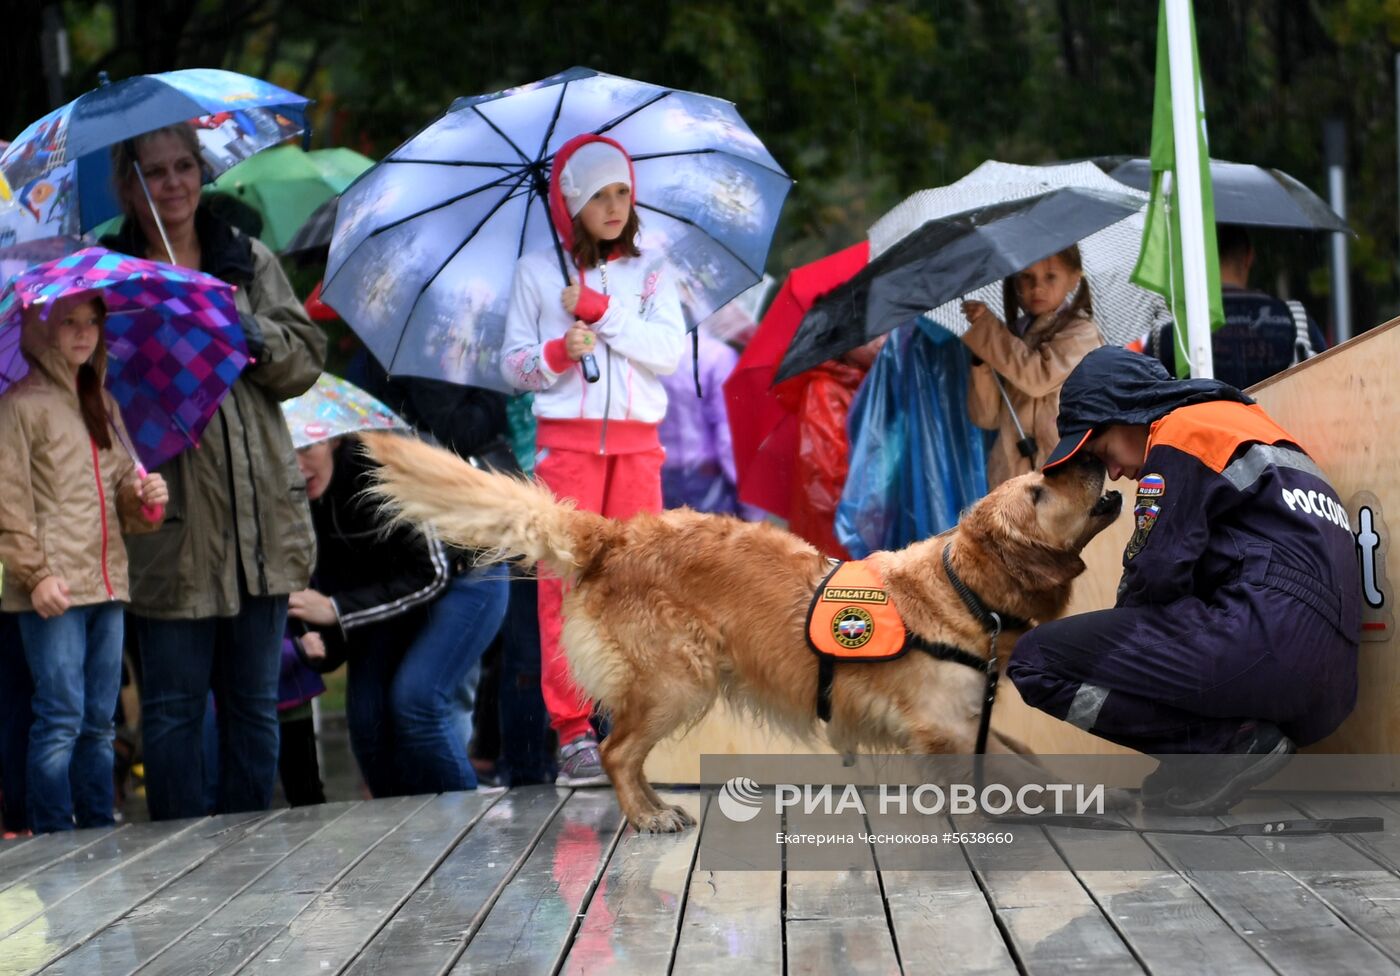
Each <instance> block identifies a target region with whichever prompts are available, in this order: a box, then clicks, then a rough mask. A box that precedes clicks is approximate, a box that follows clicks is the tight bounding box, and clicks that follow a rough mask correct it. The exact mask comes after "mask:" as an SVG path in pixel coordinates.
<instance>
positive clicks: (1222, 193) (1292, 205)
mask: <svg viewBox="0 0 1400 976" xmlns="http://www.w3.org/2000/svg"><path fill="white" fill-rule="evenodd" d="M1094 163H1096V164H1097V165H1098V166H1099V168H1100V169H1102V170H1103V171H1104V172H1105V173H1107V174H1108V175H1109V176H1111V177H1113V178H1114V179H1115V180H1117V181H1118V182H1119V183H1124V184H1126V185H1128V186H1131V187H1134V188H1135V189H1139V190H1151V189H1152V163H1151V161H1150V160H1147V159H1132V158H1129V157H1126V156H1100V157H1098V158H1097V159H1095V160H1094ZM1210 182H1211V187H1212V188H1213V189H1214V191H1215V219H1216V220H1217V221H1218V222H1219V223H1222V224H1244V225H1246V226H1250V227H1277V228H1280V229H1289V230H1320V231H1344V232H1348V233H1349V232H1350V231H1351V228H1350V227H1348V226H1347V222H1346V221H1345V220H1343V219H1342V218H1341V217H1338V216H1337V212H1336V211H1335V210H1333V209H1332V208H1331V207H1329V206H1328V205H1327V202H1326V201H1325V200H1323V199H1322V197H1320V196H1318V195H1317V194H1316V193H1314V192H1313V191H1312V190H1309V189H1308V188H1307V187H1306V186H1304V185H1303V184H1302V183H1300V182H1298V181H1297V180H1295V179H1294V178H1293V177H1291V176H1289V175H1288V174H1287V173H1285V172H1283V171H1282V170H1277V169H1266V168H1264V167H1263V166H1255V165H1253V164H1251V163H1227V162H1225V161H1223V160H1219V159H1212V160H1211V161H1210Z"/></svg>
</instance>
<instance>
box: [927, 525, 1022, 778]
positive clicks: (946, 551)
mask: <svg viewBox="0 0 1400 976" xmlns="http://www.w3.org/2000/svg"><path fill="white" fill-rule="evenodd" d="M952 552H953V544H952V543H951V542H950V543H948V544H947V545H946V546H944V547H943V571H944V572H945V573H947V574H948V582H949V583H951V584H953V589H954V590H956V591H957V594H958V596H959V597H961V598H962V602H963V603H964V605H966V606H967V609H968V610H970V611H971V612H972V615H973V616H974V617H976V618H977V622H978V623H980V624H981V625H982V629H983V630H985V631H986V632H987V657H986V660H984V661H981V662H979V665H978V666H979V667H982V668H984V669H986V672H987V684H986V690H985V691H984V693H983V696H982V715H981V717H980V718H979V719H978V721H977V757H978V759H977V764H976V777H975V778H976V780H977V784H978V788H979V789H980V788H981V784H982V759H981V757H982V756H983V755H985V754H986V752H987V737H988V736H989V735H991V731H992V706H993V705H995V704H996V700H997V677H998V673H999V672H998V669H997V638H998V637H1000V636H1001V631H1002V626H1003V624H1005V626H1008V627H1013V628H1016V629H1018V630H1019V629H1021V628H1023V627H1028V626H1030V621H1027V620H1022V619H1021V618H1020V617H1013V616H1011V615H1010V614H1007V615H1006V616H1005V617H1003V616H1002V615H1001V614H999V613H997V612H996V611H995V610H988V609H987V606H986V604H984V603H983V602H982V600H981V599H980V598H979V597H978V596H977V594H976V593H974V592H972V587H970V586H968V585H967V584H966V583H964V582H963V581H962V577H960V576H959V575H958V574H957V573H956V572H954V571H953V559H952Z"/></svg>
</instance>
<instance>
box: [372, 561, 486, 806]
mask: <svg viewBox="0 0 1400 976" xmlns="http://www.w3.org/2000/svg"><path fill="white" fill-rule="evenodd" d="M505 612H506V580H505V574H504V571H503V570H501V569H500V568H499V567H494V566H490V567H486V568H484V569H480V570H476V571H474V572H471V573H464V574H463V575H461V576H458V577H456V578H455V579H453V580H452V582H451V583H450V584H448V587H447V590H446V591H445V592H444V593H443V594H442V596H440V597H438V598H437V599H436V600H434V601H433V602H432V603H431V604H429V605H428V607H427V608H426V610H425V611H424V612H423V613H421V614H417V613H415V614H413V615H412V617H414V618H416V619H417V620H418V621H420V622H421V623H420V624H419V626H417V627H416V628H408V627H406V626H405V624H406V623H407V622H408V621H407V620H406V619H405V617H398V618H396V619H393V620H388V621H384V622H383V623H382V624H379V625H370V626H368V627H366V628H364V631H362V632H361V633H360V635H359V636H358V637H356V635H355V634H354V633H353V632H352V637H355V643H356V645H357V647H356V650H355V653H354V654H353V656H352V657H351V658H350V661H349V665H348V681H347V688H346V701H345V711H346V717H347V720H348V723H349V726H350V747H351V750H352V751H353V752H354V753H355V760H356V761H357V762H358V763H359V764H360V772H361V773H363V774H364V777H365V783H366V784H367V785H368V786H369V789H370V792H371V793H372V794H374V795H375V796H377V797H379V796H400V795H407V794H411V793H441V792H445V791H448V790H470V789H475V788H476V771H475V770H474V769H472V764H471V762H470V760H468V758H467V744H466V742H464V741H463V739H462V734H461V728H460V726H459V725H458V722H457V713H458V711H459V709H460V707H461V706H460V704H459V702H458V689H459V688H460V687H461V685H462V680H463V678H465V676H466V674H467V672H468V671H470V670H471V669H472V668H473V667H475V666H476V664H477V662H479V661H480V660H481V655H482V654H483V653H485V651H486V646H487V645H488V644H490V643H491V640H492V638H494V637H495V636H496V631H497V630H498V629H499V628H500V626H501V619H502V618H503V617H504V616H505ZM406 616H408V615H406ZM371 627H373V630H371V629H370V628H371Z"/></svg>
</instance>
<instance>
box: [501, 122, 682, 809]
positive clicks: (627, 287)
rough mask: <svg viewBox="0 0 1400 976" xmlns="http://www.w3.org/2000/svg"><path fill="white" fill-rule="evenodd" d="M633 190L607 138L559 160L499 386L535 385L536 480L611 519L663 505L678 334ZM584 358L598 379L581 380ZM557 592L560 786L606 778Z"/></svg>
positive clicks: (544, 658) (519, 281)
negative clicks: (668, 382)
mask: <svg viewBox="0 0 1400 976" xmlns="http://www.w3.org/2000/svg"><path fill="white" fill-rule="evenodd" d="M635 186H636V180H635V179H634V177H633V172H632V160H631V158H630V157H629V156H628V155H627V152H626V151H625V150H624V149H623V148H622V146H620V145H619V144H618V143H616V142H614V141H613V140H612V139H608V138H606V137H604V136H596V135H582V136H577V137H575V138H573V139H570V140H569V141H568V142H566V143H565V144H564V145H563V147H562V148H561V149H560V150H559V152H558V153H556V154H555V156H554V166H553V170H552V172H551V173H550V183H549V203H550V216H551V218H552V220H553V222H554V227H555V230H556V231H557V232H558V235H559V240H560V242H561V243H562V251H563V253H562V254H561V253H560V252H559V250H558V249H556V248H553V247H551V248H548V249H546V250H543V251H537V252H534V253H531V254H526V255H525V256H524V257H522V258H521V259H520V262H519V263H518V264H517V265H516V270H515V283H514V286H513V288H512V290H511V301H510V311H509V313H508V314H507V316H506V336H505V344H504V349H503V356H502V374H503V375H504V376H505V378H506V380H507V382H509V383H510V384H511V385H512V386H515V387H517V388H518V389H522V390H533V391H534V393H535V400H534V412H535V417H536V418H537V422H538V426H537V434H536V449H537V451H538V453H537V456H536V459H535V474H536V475H537V476H538V477H539V478H540V479H541V480H542V481H544V483H545V484H547V485H549V487H550V488H551V489H552V490H553V491H554V493H555V494H556V495H557V496H559V497H560V498H570V499H573V500H574V502H575V503H576V504H577V505H578V506H579V507H580V508H583V509H587V510H588V511H592V512H598V513H600V514H602V515H606V516H608V517H609V518H619V519H626V518H630V517H631V516H633V515H635V514H636V513H638V512H659V511H660V510H661V462H662V460H663V459H664V457H665V452H664V451H662V449H661V441H660V439H659V437H658V434H657V429H658V427H659V425H660V423H661V419H662V418H663V417H664V416H665V415H666V390H665V388H664V387H663V386H662V385H661V381H660V379H659V378H658V377H660V376H663V375H665V374H667V373H671V372H673V371H674V370H675V369H676V366H677V365H678V364H679V363H680V359H681V353H682V351H683V349H684V340H685V320H684V318H683V317H682V315H681V306H680V300H679V298H678V297H677V294H676V289H675V285H674V283H673V280H672V279H673V273H672V270H671V268H670V267H669V265H668V264H667V262H666V257H665V254H664V253H663V252H662V251H661V250H660V249H659V248H655V247H651V248H645V247H643V246H642V245H641V243H639V237H640V221H639V220H638V216H637V209H636V206H635V205H634V200H633V191H634V188H635ZM561 264H563V265H565V268H564V269H561ZM565 270H566V273H567V274H568V280H565V277H564V273H565ZM586 356H591V357H592V358H593V361H594V362H595V363H596V368H597V370H598V377H597V381H596V382H589V381H588V379H587V378H586V377H585V375H584V369H585V365H586V364H584V362H583V360H584V357H586ZM562 597H563V589H562V584H561V583H560V582H559V581H558V580H552V579H546V578H545V577H544V576H543V574H541V578H540V596H539V613H540V654H541V668H542V674H541V686H542V690H543V693H544V700H545V705H546V707H547V708H548V709H549V714H550V721H551V722H552V724H553V726H554V729H555V731H556V732H558V734H559V742H560V744H561V749H560V771H559V778H558V781H557V782H558V783H559V784H561V785H566V786H601V785H604V784H605V783H606V782H607V777H606V775H605V774H604V772H603V767H602V764H601V762H600V760H599V756H598V743H597V740H596V739H595V738H594V734H593V728H592V725H591V724H590V721H589V716H590V712H591V710H592V704H591V703H590V702H588V701H587V700H585V699H583V698H582V697H581V696H580V694H579V692H578V691H577V689H576V688H575V686H574V683H573V679H572V677H571V676H570V674H569V666H568V662H567V661H566V659H565V658H564V656H563V653H562V652H561V651H560V648H559V632H560V616H559V611H560V604H561V602H562Z"/></svg>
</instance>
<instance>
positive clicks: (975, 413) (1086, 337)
mask: <svg viewBox="0 0 1400 976" xmlns="http://www.w3.org/2000/svg"><path fill="white" fill-rule="evenodd" d="M1004 295H1005V308H1006V310H1007V319H1008V320H1010V321H1011V322H1012V323H1013V325H1012V326H1011V327H1008V326H1007V325H1006V324H1005V323H1003V322H1002V320H1001V319H999V318H997V317H996V315H994V314H993V313H992V311H991V309H989V308H987V306H986V305H984V304H983V303H982V302H964V303H963V314H964V315H965V316H967V321H968V323H969V326H970V327H969V328H968V330H967V332H966V333H964V334H963V337H962V340H963V342H964V343H965V344H966V345H967V347H968V349H970V350H972V371H971V372H972V378H971V382H970V383H969V385H968V391H967V411H968V415H969V417H970V418H971V420H972V422H973V423H974V424H976V425H977V426H978V427H982V428H984V429H986V430H995V431H997V439H996V443H995V444H993V445H992V447H991V450H990V451H989V452H988V455H987V487H988V488H989V489H990V488H994V487H996V486H997V485H999V484H1001V483H1002V482H1003V481H1005V480H1007V479H1008V478H1013V477H1015V476H1016V475H1018V474H1025V473H1026V472H1027V471H1033V470H1035V469H1036V468H1039V467H1040V465H1041V464H1042V463H1043V462H1044V461H1045V458H1046V456H1047V455H1048V454H1049V453H1050V450H1051V449H1052V448H1053V447H1054V446H1055V443H1056V442H1057V441H1058V440H1059V433H1058V431H1057V429H1056V427H1055V419H1056V418H1057V417H1058V416H1059V413H1060V386H1061V385H1062V384H1063V383H1064V381H1065V378H1066V377H1068V376H1069V374H1070V371H1071V370H1072V369H1074V367H1075V366H1076V365H1078V363H1079V361H1080V360H1081V359H1083V358H1084V356H1085V355H1086V354H1088V352H1089V351H1090V350H1091V349H1095V348H1097V347H1099V346H1101V345H1103V339H1102V337H1101V336H1100V335H1099V329H1098V326H1097V325H1096V324H1095V323H1094V317H1093V316H1094V307H1093V299H1092V297H1091V295H1090V293H1089V283H1088V282H1087V281H1085V280H1084V269H1083V262H1082V260H1081V258H1080V256H1079V247H1078V246H1077V245H1070V246H1069V247H1068V248H1066V249H1065V250H1063V251H1061V252H1060V253H1059V254H1055V255H1053V256H1051V257H1048V258H1046V259H1045V260H1043V261H1037V262H1036V263H1035V264H1033V265H1031V266H1030V267H1028V268H1026V269H1025V270H1023V271H1020V272H1017V273H1016V274H1014V275H1012V276H1011V277H1010V278H1007V279H1006V283H1005V286H1004ZM1018 309H1020V310H1023V311H1024V313H1025V314H1022V315H1019V316H1017V315H1015V312H1016V311H1017V310H1018ZM999 377H1000V385H1001V387H1002V388H1004V390H1005V396H1003V393H1002V389H999V388H998V378H999ZM1008 401H1009V407H1008ZM1013 410H1014V411H1015V416H1014V418H1013V415H1012V411H1013ZM1017 421H1019V430H1018V429H1017ZM1022 432H1024V436H1023V433H1022Z"/></svg>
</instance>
